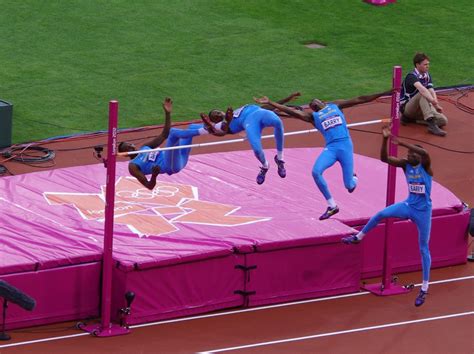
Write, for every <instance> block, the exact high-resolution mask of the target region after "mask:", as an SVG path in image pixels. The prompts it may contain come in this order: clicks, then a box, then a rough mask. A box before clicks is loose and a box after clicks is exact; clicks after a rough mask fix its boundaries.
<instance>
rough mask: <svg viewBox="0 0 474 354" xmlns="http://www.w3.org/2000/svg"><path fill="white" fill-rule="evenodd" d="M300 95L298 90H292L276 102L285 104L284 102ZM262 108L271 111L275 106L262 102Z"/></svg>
mask: <svg viewBox="0 0 474 354" xmlns="http://www.w3.org/2000/svg"><path fill="white" fill-rule="evenodd" d="M300 96H301V93H300V92H298V91H297V92H293V93H292V94H291V95H289V96H288V97H285V98H282V99H281V100H278V101H277V103H279V104H285V103H288V102H290V101H293V100H295V99H297V98H298V97H300ZM262 108H264V109H268V110H270V111H273V110H275V109H276V108H275V107H273V106H272V105H270V104H262Z"/></svg>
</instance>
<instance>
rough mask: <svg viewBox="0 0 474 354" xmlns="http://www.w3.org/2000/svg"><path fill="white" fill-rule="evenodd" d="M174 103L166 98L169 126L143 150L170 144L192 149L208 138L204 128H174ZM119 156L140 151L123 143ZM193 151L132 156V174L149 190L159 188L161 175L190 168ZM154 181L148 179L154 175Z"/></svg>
mask: <svg viewBox="0 0 474 354" xmlns="http://www.w3.org/2000/svg"><path fill="white" fill-rule="evenodd" d="M172 108H173V102H172V101H171V98H166V99H165V101H164V102H163V110H164V112H165V126H164V128H163V131H162V132H161V134H160V135H159V136H157V137H156V138H154V139H152V140H150V141H149V142H148V143H145V144H144V145H143V146H142V147H141V148H140V150H152V149H155V148H157V147H159V146H160V145H161V144H162V143H163V142H164V141H165V140H166V147H172V146H178V145H180V146H184V145H190V144H191V143H192V139H193V137H195V136H198V135H204V134H208V131H207V130H206V129H205V128H204V124H191V125H190V126H189V127H188V129H177V128H171V111H172ZM118 150H119V152H133V151H136V150H137V149H136V147H135V145H133V144H131V143H129V142H122V143H120V144H119V147H118ZM190 152H191V148H186V149H176V150H165V151H151V152H142V153H138V154H130V155H129V157H130V159H131V161H130V162H129V164H128V171H129V172H130V174H131V175H132V176H133V177H135V178H136V179H137V180H138V181H139V182H140V183H141V184H142V185H144V186H145V187H146V188H148V189H150V190H151V189H153V188H154V187H155V185H156V178H157V177H158V175H159V174H160V173H166V174H168V175H172V174H175V173H178V172H179V171H181V170H182V169H183V168H184V167H185V166H186V164H187V162H188V158H189V154H190ZM150 174H151V177H150V179H148V178H147V177H146V176H147V175H150Z"/></svg>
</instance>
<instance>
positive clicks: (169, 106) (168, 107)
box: [144, 97, 173, 149]
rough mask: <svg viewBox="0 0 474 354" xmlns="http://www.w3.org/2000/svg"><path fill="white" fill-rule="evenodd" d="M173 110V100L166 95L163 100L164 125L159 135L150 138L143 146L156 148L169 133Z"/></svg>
mask: <svg viewBox="0 0 474 354" xmlns="http://www.w3.org/2000/svg"><path fill="white" fill-rule="evenodd" d="M172 110H173V101H172V100H171V98H169V97H166V98H165V100H164V101H163V111H164V112H165V126H164V127H163V131H162V132H161V134H160V135H159V136H157V137H156V138H154V139H152V140H150V141H149V142H148V143H145V144H144V145H145V146H149V147H151V148H152V149H155V148H157V147H158V146H160V145H161V144H162V143H163V142H164V141H165V140H166V139H167V138H168V135H169V134H170V129H171V111H172Z"/></svg>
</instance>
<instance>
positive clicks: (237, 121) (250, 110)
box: [201, 92, 300, 184]
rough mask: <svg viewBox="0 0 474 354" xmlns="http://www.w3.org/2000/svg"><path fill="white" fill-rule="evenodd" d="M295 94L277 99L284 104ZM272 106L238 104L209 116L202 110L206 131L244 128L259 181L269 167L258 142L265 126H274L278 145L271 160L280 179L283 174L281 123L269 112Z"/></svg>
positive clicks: (232, 131)
mask: <svg viewBox="0 0 474 354" xmlns="http://www.w3.org/2000/svg"><path fill="white" fill-rule="evenodd" d="M298 96H300V93H299V92H295V93H292V94H291V95H290V96H288V97H286V98H284V99H282V100H280V101H279V102H281V103H282V104H284V103H286V102H289V101H291V100H293V99H295V98H296V97H298ZM271 109H272V107H271V106H267V107H265V106H262V107H259V106H257V105H251V104H250V105H245V106H243V107H240V108H239V109H237V110H235V111H233V110H232V108H228V109H227V112H226V113H224V112H223V111H219V110H215V109H214V110H212V111H210V112H209V116H207V115H206V114H204V113H201V118H202V119H203V121H204V124H205V125H206V127H207V128H208V129H209V132H211V133H213V134H214V135H218V136H223V135H225V134H237V133H240V132H241V131H243V130H245V132H246V134H247V139H248V140H249V143H250V146H251V147H252V150H253V152H254V154H255V157H256V158H257V159H258V160H259V161H260V163H261V164H262V166H261V167H260V172H259V174H258V176H257V183H258V184H262V183H263V182H265V175H266V174H267V172H268V169H269V168H270V165H269V163H268V161H267V159H266V157H265V153H264V152H263V148H262V141H261V137H262V130H263V129H264V128H265V127H273V129H274V134H275V142H276V148H277V154H276V155H275V157H274V160H275V163H276V164H277V167H278V175H279V176H280V177H281V178H285V177H286V169H285V162H284V160H283V143H284V132H283V123H282V122H281V119H280V117H278V116H277V115H276V114H275V113H274V112H272V110H271ZM213 123H214V124H215V125H214V124H213Z"/></svg>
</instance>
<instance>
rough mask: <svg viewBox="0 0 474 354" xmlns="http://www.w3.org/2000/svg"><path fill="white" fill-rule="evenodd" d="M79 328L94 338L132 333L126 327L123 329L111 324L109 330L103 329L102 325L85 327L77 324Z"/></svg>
mask: <svg viewBox="0 0 474 354" xmlns="http://www.w3.org/2000/svg"><path fill="white" fill-rule="evenodd" d="M77 328H79V329H81V330H83V331H85V332H88V333H90V334H92V335H93V336H94V337H114V336H122V335H124V334H129V333H130V332H131V331H130V329H128V328H126V327H121V326H119V325H117V324H113V323H111V324H110V326H109V327H108V328H102V325H101V324H100V323H96V324H91V325H84V324H80V323H78V324H77Z"/></svg>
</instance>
